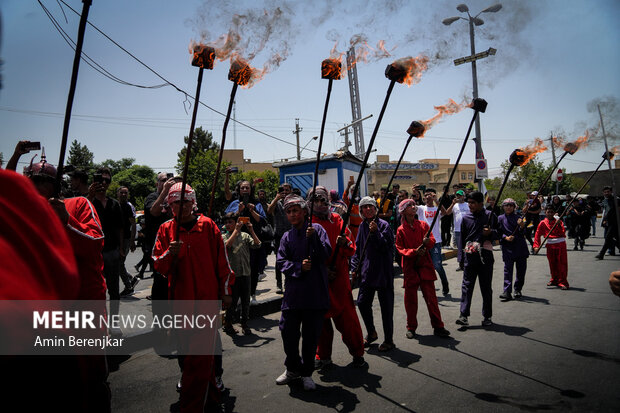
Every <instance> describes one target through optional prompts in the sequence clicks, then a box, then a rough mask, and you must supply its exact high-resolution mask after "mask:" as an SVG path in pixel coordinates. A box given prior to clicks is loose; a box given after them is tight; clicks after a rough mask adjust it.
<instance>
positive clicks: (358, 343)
mask: <svg viewBox="0 0 620 413" xmlns="http://www.w3.org/2000/svg"><path fill="white" fill-rule="evenodd" d="M328 199H329V198H328V193H327V190H326V189H325V188H324V187H322V186H317V187H316V195H315V196H313V194H312V193H310V194H309V195H308V201H310V202H313V203H314V206H313V216H312V223H314V224H319V225H321V226H322V227H323V229H325V232H327V236H328V237H329V243H330V244H331V245H336V243H338V244H339V245H340V247H339V248H338V259H337V260H336V269H335V271H334V273H329V275H328V277H329V311H328V312H327V313H326V314H325V320H324V322H323V330H322V332H321V337H320V338H319V343H318V346H317V351H316V360H315V367H316V368H317V369H320V368H323V367H325V366H327V365H329V364H331V363H332V360H331V357H332V342H333V340H334V329H333V327H332V319H333V320H334V324H336V328H337V329H338V331H340V333H341V334H342V341H343V342H344V344H345V345H346V346H347V348H348V349H349V353H350V354H351V355H352V356H353V366H354V367H363V366H366V361H365V360H364V337H363V335H362V327H361V326H360V321H359V318H358V317H357V312H356V311H355V304H354V303H353V294H352V293H351V283H350V281H349V258H350V257H351V256H353V254H354V253H355V241H354V240H353V238H352V236H351V231H350V230H349V228H347V229H346V232H345V235H344V236H341V235H340V231H341V230H342V224H343V221H342V218H340V215H338V214H337V213H334V212H330V208H329V202H328ZM335 250H336V248H332V256H330V257H329V260H328V262H327V265H328V266H329V263H331V260H332V259H333V254H334V252H335Z"/></svg>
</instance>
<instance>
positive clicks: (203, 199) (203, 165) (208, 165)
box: [176, 127, 228, 214]
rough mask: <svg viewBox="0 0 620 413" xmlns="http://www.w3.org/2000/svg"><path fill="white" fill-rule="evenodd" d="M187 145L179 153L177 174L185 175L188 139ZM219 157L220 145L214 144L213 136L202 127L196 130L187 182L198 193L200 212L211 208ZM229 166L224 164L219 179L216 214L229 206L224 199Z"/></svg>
mask: <svg viewBox="0 0 620 413" xmlns="http://www.w3.org/2000/svg"><path fill="white" fill-rule="evenodd" d="M184 140H185V145H186V146H184V147H183V148H182V149H181V151H180V152H179V153H178V158H177V167H176V168H177V172H178V173H179V175H180V174H182V173H183V167H184V165H185V157H186V153H187V142H188V137H187V136H186V137H185V139H184ZM218 156H219V145H218V144H217V143H215V142H213V135H212V134H211V132H208V131H206V130H204V129H202V128H201V127H198V128H196V129H195V130H194V139H193V141H192V151H191V153H190V161H189V165H188V172H187V182H188V183H189V184H190V185H191V186H192V188H194V191H196V198H197V202H198V210H199V211H200V212H203V213H207V212H208V211H207V210H208V208H209V197H210V196H211V186H212V185H213V181H214V179H215V169H216V168H217V159H218ZM226 166H227V165H225V164H224V163H222V166H221V167H220V174H219V178H218V181H217V182H218V185H217V187H216V191H215V200H214V203H213V211H214V213H215V214H217V213H218V212H219V213H221V212H223V211H224V209H225V208H226V206H227V204H228V203H227V202H226V199H225V198H224V191H223V190H222V189H223V185H224V170H225V168H226Z"/></svg>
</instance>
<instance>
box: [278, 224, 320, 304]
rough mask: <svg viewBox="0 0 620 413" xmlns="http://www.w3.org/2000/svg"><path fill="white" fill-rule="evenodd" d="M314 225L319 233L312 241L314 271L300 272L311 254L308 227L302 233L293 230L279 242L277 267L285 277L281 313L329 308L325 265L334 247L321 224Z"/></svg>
mask: <svg viewBox="0 0 620 413" xmlns="http://www.w3.org/2000/svg"><path fill="white" fill-rule="evenodd" d="M312 226H313V227H314V230H315V231H316V232H315V235H314V236H313V237H312V238H311V243H310V244H311V249H312V257H311V260H312V269H311V270H310V271H308V272H305V271H302V270H301V263H302V261H303V260H304V259H306V258H307V255H308V241H307V238H306V226H305V225H304V226H303V229H301V230H300V229H296V228H292V229H290V230H289V231H287V232H286V233H284V235H283V236H282V240H281V241H280V248H279V249H278V257H277V261H276V267H277V268H278V269H279V270H280V271H282V273H283V274H284V276H285V279H284V283H285V284H284V285H285V288H284V298H282V310H290V309H303V310H310V309H325V310H327V309H328V308H329V288H328V284H327V265H326V263H327V259H328V258H329V256H330V255H331V252H332V247H331V245H330V244H329V238H328V237H327V233H326V232H325V230H324V229H323V227H322V226H321V225H319V224H312Z"/></svg>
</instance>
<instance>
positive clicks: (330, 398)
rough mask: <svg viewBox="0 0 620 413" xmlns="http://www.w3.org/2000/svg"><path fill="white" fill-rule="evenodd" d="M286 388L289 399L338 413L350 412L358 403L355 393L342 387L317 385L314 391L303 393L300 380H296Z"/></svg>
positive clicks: (284, 409)
mask: <svg viewBox="0 0 620 413" xmlns="http://www.w3.org/2000/svg"><path fill="white" fill-rule="evenodd" d="M288 386H289V388H290V392H289V395H290V396H291V397H294V398H296V399H299V400H302V401H304V402H307V403H316V404H318V405H321V406H325V407H328V408H330V409H334V410H336V411H338V412H352V411H354V410H355V407H356V406H357V405H358V404H359V403H360V401H359V399H358V398H357V395H356V394H355V393H353V392H351V391H349V390H347V389H345V388H344V387H342V386H321V385H320V384H317V385H316V390H315V391H305V390H304V388H303V386H302V383H301V380H296V381H295V382H293V383H291V384H289V385H288ZM286 410H287V409H286V408H283V411H286Z"/></svg>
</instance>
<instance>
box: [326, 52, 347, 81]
mask: <svg viewBox="0 0 620 413" xmlns="http://www.w3.org/2000/svg"><path fill="white" fill-rule="evenodd" d="M321 78H322V79H332V80H339V79H342V59H341V58H340V57H339V58H336V59H332V58H330V59H325V60H323V62H322V63H321Z"/></svg>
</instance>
